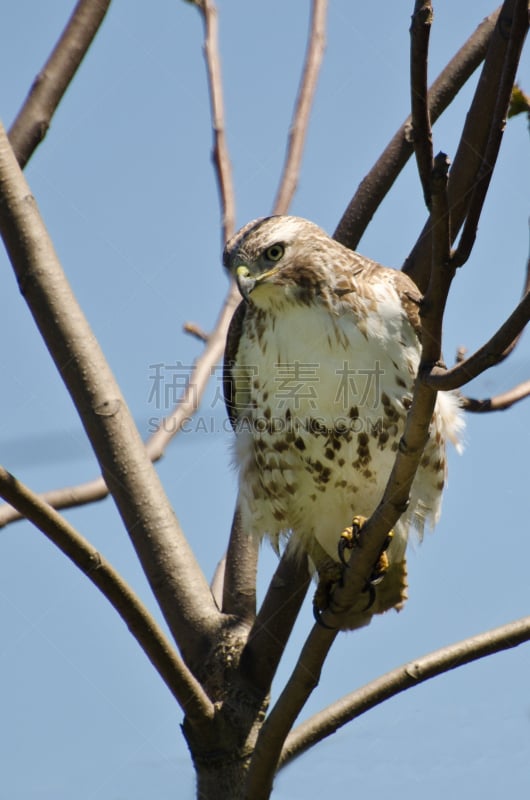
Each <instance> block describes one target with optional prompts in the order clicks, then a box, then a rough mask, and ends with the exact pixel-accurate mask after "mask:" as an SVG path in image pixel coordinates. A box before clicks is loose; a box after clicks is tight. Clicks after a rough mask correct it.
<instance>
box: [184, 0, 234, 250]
mask: <svg viewBox="0 0 530 800" xmlns="http://www.w3.org/2000/svg"><path fill="white" fill-rule="evenodd" d="M192 2H193V4H194V5H196V6H197V8H198V9H199V11H200V13H201V17H202V20H203V24H204V56H205V59H206V70H207V74H208V89H209V92H210V108H211V114H212V128H213V135H214V143H213V163H214V166H215V174H216V176H217V185H218V187H219V196H220V200H221V218H222V219H221V227H222V232H223V242H226V241H227V240H228V239H229V238H230V237H231V236H232V234H233V233H234V228H235V218H236V211H235V196H234V187H233V181H232V168H231V166H230V157H229V155H228V147H227V143H226V134H225V123H224V101H223V83H222V80H221V61H220V58H219V33H218V24H217V7H216V5H215V2H214V0H192Z"/></svg>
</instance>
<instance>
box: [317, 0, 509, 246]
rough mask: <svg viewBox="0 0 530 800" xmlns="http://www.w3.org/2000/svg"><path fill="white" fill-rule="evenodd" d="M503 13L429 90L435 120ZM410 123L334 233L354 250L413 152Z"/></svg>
mask: <svg viewBox="0 0 530 800" xmlns="http://www.w3.org/2000/svg"><path fill="white" fill-rule="evenodd" d="M499 12H500V9H497V11H495V12H494V13H493V14H490V15H489V16H488V17H486V19H485V20H484V21H483V22H482V23H481V24H480V25H479V26H478V28H477V29H476V31H475V32H474V33H473V34H472V35H471V36H470V37H469V39H468V40H467V41H466V42H465V44H464V45H463V46H462V47H461V48H460V50H459V51H458V52H457V53H456V55H455V56H454V58H452V59H451V61H450V62H449V63H448V64H447V66H446V67H445V68H444V69H443V70H442V72H441V73H440V75H439V76H438V78H436V80H435V81H434V83H433V85H432V86H431V88H430V89H429V94H428V99H429V113H430V118H431V122H432V123H434V122H436V120H437V119H438V118H439V117H440V116H441V115H442V114H443V112H444V111H445V109H446V108H447V107H448V106H449V105H450V104H451V102H452V101H453V99H454V98H455V96H456V95H457V94H458V92H459V91H460V89H461V88H462V86H464V84H465V83H466V82H467V81H468V79H469V78H470V77H471V75H472V74H473V73H474V71H475V70H476V69H477V67H478V66H479V64H480V63H481V62H482V61H483V60H484V56H485V54H486V51H487V49H488V46H489V42H490V39H491V36H492V33H493V31H494V29H495V25H496V23H497V19H498V17H499ZM410 126H411V118H410V116H409V117H408V118H407V119H406V120H405V122H404V123H403V125H402V126H401V128H400V129H399V130H398V131H397V132H396V133H395V134H394V136H393V138H392V140H391V141H390V143H389V144H388V146H387V147H386V149H385V150H384V152H383V153H382V154H381V156H380V157H379V159H378V160H377V162H376V163H375V164H374V166H373V167H372V169H371V170H370V172H369V173H368V174H367V175H366V177H365V178H364V179H363V180H362V181H361V183H360V185H359V188H358V189H357V191H356V192H355V195H354V196H353V198H352V200H351V201H350V203H349V205H348V207H347V209H346V211H345V212H344V214H343V215H342V218H341V220H340V222H339V224H338V226H337V228H336V230H335V233H334V235H333V236H334V238H335V239H337V241H339V242H341V243H342V244H344V245H346V247H350V248H351V249H352V250H355V248H356V247H357V245H358V244H359V241H360V239H361V237H362V235H363V233H364V231H365V230H366V228H367V227H368V224H369V222H370V220H371V219H372V217H373V215H374V214H375V212H376V211H377V209H378V208H379V206H380V205H381V202H382V201H383V200H384V198H385V197H386V195H387V194H388V192H389V190H390V188H391V186H392V185H393V183H394V181H395V180H396V178H397V176H398V175H399V173H400V172H401V170H402V169H403V167H404V166H405V164H406V163H407V161H408V160H409V158H410V156H411V155H412V153H413V144H412V139H411V136H410Z"/></svg>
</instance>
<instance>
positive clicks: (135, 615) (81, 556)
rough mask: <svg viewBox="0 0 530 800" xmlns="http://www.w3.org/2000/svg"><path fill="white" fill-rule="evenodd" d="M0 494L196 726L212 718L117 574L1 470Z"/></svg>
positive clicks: (154, 624)
mask: <svg viewBox="0 0 530 800" xmlns="http://www.w3.org/2000/svg"><path fill="white" fill-rule="evenodd" d="M0 495H1V496H2V497H3V498H4V499H5V500H7V501H8V502H9V503H11V504H12V505H13V506H14V507H15V508H17V509H18V510H19V511H20V513H21V514H23V515H24V516H25V517H26V518H27V519H29V520H30V522H32V523H33V524H34V525H35V526H36V527H37V528H38V529H39V530H41V531H42V532H43V533H44V534H45V535H46V536H47V537H48V539H50V541H51V542H53V543H54V544H55V545H56V546H57V547H58V548H59V549H60V550H61V551H62V552H63V553H64V554H65V555H66V556H68V558H69V559H71V561H73V563H74V564H75V565H76V566H77V567H79V569H80V570H81V572H83V573H84V574H85V575H86V577H87V578H89V580H91V581H92V583H93V584H94V585H95V586H97V588H98V589H99V590H100V591H101V593H102V594H103V595H104V596H105V597H106V599H107V600H108V601H109V603H110V604H111V605H112V606H113V607H114V608H115V610H116V611H117V612H118V614H119V615H120V617H121V618H122V620H123V621H124V622H125V624H126V625H127V627H128V628H129V630H130V631H131V633H132V634H133V636H134V638H135V639H136V641H137V642H138V644H139V645H140V647H141V648H142V650H143V651H144V652H145V654H146V655H147V657H148V658H149V660H150V661H151V663H152V664H153V666H154V667H155V669H156V670H157V672H158V673H159V675H160V676H161V678H162V679H163V681H164V682H165V683H166V685H167V687H168V688H169V690H170V692H171V693H172V694H173V696H174V697H175V699H176V700H177V701H178V703H179V704H180V705H181V707H182V709H183V710H184V712H185V713H186V716H187V717H188V718H189V719H190V721H191V722H193V724H195V725H201V724H203V723H205V722H207V721H208V720H210V719H212V718H213V714H214V708H213V704H212V703H211V701H210V700H209V699H208V697H207V695H206V694H205V693H204V691H203V689H202V687H201V686H200V684H199V683H198V682H197V681H196V680H195V678H194V677H193V675H192V674H191V673H190V671H189V670H188V669H187V667H186V666H185V664H184V663H183V661H182V659H181V658H180V657H179V656H178V655H177V653H176V652H175V650H174V648H173V647H172V646H171V644H170V642H169V641H168V640H167V639H166V637H165V634H164V632H163V631H162V630H161V628H160V627H159V626H158V624H157V622H156V620H154V619H153V617H152V616H151V614H150V613H149V612H148V610H147V609H146V608H145V606H144V605H143V603H142V602H141V601H140V599H139V598H138V597H137V596H136V595H135V593H134V592H133V591H132V589H131V588H130V586H128V585H127V583H126V582H125V581H124V580H123V578H122V577H121V575H119V573H117V572H116V570H115V569H114V568H113V567H112V566H111V565H110V564H109V563H108V561H106V560H105V559H104V558H103V556H102V555H101V554H100V553H99V552H98V551H97V550H96V549H95V548H94V547H93V546H92V545H91V544H90V542H88V541H87V540H86V539H85V538H84V537H83V536H81V534H80V533H78V531H76V530H75V528H74V527H73V526H72V525H70V524H69V523H68V522H67V521H66V520H65V519H64V518H63V517H61V516H60V514H58V513H57V511H55V510H54V509H53V508H51V507H50V506H48V505H47V504H46V503H44V502H43V501H42V500H41V499H40V498H39V497H38V495H36V494H35V493H34V492H32V491H31V490H30V489H28V487H27V486H25V485H24V484H22V483H21V482H20V481H18V480H17V479H16V478H15V477H14V476H13V475H11V474H10V473H9V472H7V470H5V469H4V468H3V467H0Z"/></svg>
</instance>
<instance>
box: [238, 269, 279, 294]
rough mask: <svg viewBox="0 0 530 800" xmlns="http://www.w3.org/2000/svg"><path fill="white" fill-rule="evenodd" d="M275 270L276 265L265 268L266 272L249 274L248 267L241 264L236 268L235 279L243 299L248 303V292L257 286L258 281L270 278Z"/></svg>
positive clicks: (276, 270)
mask: <svg viewBox="0 0 530 800" xmlns="http://www.w3.org/2000/svg"><path fill="white" fill-rule="evenodd" d="M276 272H278V267H273V268H272V269H269V270H267V272H262V273H261V275H251V273H250V270H249V268H248V267H245V266H243V265H241V266H240V267H238V268H237V269H236V281H237V285H238V288H239V291H240V292H241V294H242V296H243V299H244V300H245V301H246V302H247V303H249V302H250V294H251V292H253V291H254V289H255V288H256V286H259V284H260V283H262V282H265V281H266V280H267V278H270V277H271V275H275V274H276Z"/></svg>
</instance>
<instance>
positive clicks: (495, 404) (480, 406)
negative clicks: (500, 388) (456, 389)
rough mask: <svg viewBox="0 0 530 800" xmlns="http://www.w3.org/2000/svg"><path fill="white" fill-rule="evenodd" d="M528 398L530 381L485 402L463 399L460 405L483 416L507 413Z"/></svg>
mask: <svg viewBox="0 0 530 800" xmlns="http://www.w3.org/2000/svg"><path fill="white" fill-rule="evenodd" d="M526 397H530V381H524V382H523V383H520V384H518V386H514V387H513V389H510V390H509V391H508V392H503V393H502V394H498V395H495V397H488V398H486V399H484V400H476V399H475V398H474V397H462V398H461V400H460V405H461V406H462V408H463V409H464V410H465V411H470V412H471V413H474V414H482V413H485V412H488V411H506V409H508V408H511V407H512V406H513V405H515V404H516V403H519V402H520V401H521V400H524V399H525V398H526Z"/></svg>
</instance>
